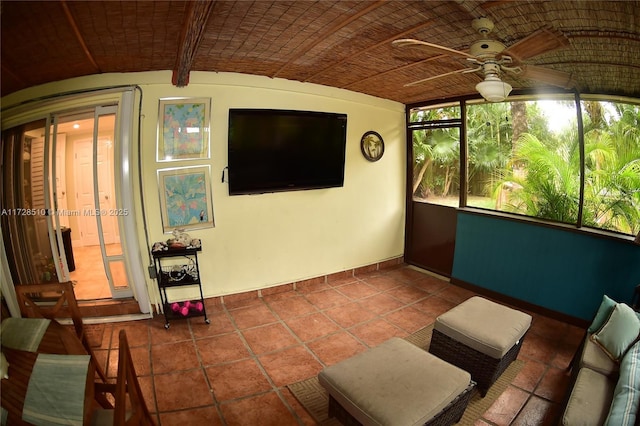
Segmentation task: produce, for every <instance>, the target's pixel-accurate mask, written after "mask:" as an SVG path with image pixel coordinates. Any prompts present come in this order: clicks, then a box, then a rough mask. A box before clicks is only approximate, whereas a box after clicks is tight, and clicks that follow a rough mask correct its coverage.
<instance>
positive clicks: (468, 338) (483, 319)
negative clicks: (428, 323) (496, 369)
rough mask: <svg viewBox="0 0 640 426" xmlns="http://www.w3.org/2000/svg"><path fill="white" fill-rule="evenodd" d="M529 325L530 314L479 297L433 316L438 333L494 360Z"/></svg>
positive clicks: (500, 355)
mask: <svg viewBox="0 0 640 426" xmlns="http://www.w3.org/2000/svg"><path fill="white" fill-rule="evenodd" d="M529 326H531V315H528V314H525V313H524V312H520V311H516V310H515V309H511V308H509V307H507V306H504V305H500V304H498V303H495V302H492V301H490V300H487V299H484V298H482V297H479V296H475V297H472V298H470V299H468V300H466V301H465V302H463V303H461V304H459V305H458V306H456V307H455V308H452V309H451V310H449V311H447V312H445V313H444V314H442V315H440V316H439V317H438V318H436V323H435V329H436V330H438V331H439V332H441V333H442V334H444V335H446V336H448V337H450V338H452V339H454V340H455V341H457V342H460V343H462V344H464V345H466V346H469V347H470V348H473V349H475V350H477V351H478V352H481V353H483V354H485V355H488V356H490V357H492V358H495V359H501V358H502V357H503V356H504V354H506V353H507V352H508V351H509V349H511V348H512V347H513V345H515V344H516V343H517V342H518V341H519V340H520V339H521V338H522V336H524V334H525V333H526V332H527V330H528V329H529Z"/></svg>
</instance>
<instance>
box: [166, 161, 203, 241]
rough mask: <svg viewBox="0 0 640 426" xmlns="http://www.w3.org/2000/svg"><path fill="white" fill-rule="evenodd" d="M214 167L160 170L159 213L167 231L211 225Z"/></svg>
mask: <svg viewBox="0 0 640 426" xmlns="http://www.w3.org/2000/svg"><path fill="white" fill-rule="evenodd" d="M210 175H211V167H210V166H192V167H176V168H172V169H160V170H158V188H159V190H160V212H161V214H162V230H163V231H164V233H165V234H167V233H170V232H173V230H174V229H185V230H186V229H201V228H212V227H213V226H214V223H213V201H212V196H211V177H210Z"/></svg>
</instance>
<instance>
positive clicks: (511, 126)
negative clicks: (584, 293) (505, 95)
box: [412, 101, 640, 234]
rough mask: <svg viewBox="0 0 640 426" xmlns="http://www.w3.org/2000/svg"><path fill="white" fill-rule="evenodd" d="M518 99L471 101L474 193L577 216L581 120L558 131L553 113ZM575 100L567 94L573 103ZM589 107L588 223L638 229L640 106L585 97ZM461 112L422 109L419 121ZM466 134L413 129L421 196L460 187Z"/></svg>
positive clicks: (502, 206) (533, 211) (554, 216)
mask: <svg viewBox="0 0 640 426" xmlns="http://www.w3.org/2000/svg"><path fill="white" fill-rule="evenodd" d="M515 104H516V103H515V102H514V103H491V104H490V103H486V104H479V105H471V106H469V107H468V108H467V123H466V124H467V141H468V166H467V167H468V175H469V176H468V180H469V184H468V185H469V190H470V191H469V194H470V195H474V196H484V197H487V198H486V200H489V199H490V198H492V199H493V204H494V208H495V209H497V210H503V211H508V212H513V213H517V214H524V215H527V216H533V217H538V218H544V219H549V220H553V221H558V222H563V223H572V224H575V223H577V222H578V215H579V205H580V173H581V159H580V146H579V137H578V131H577V126H576V125H575V120H571V121H569V122H568V123H567V126H565V128H564V129H562V131H559V132H552V131H550V130H549V125H548V119H549V117H545V115H544V113H543V111H542V109H541V108H540V106H539V105H538V103H536V102H519V103H517V104H519V105H515ZM522 104H524V105H525V107H524V110H523V107H522ZM573 105H574V103H573V102H572V101H566V105H565V106H570V107H572V106H573ZM516 107H518V108H519V109H518V108H516ZM582 109H583V112H584V113H583V123H584V131H585V134H584V144H585V146H584V202H583V206H582V207H583V209H582V223H583V225H585V226H591V227H597V228H601V229H609V230H615V231H618V232H623V233H630V234H636V233H637V232H638V231H640V107H639V106H638V105H631V104H622V103H608V102H596V101H582ZM523 111H524V114H523V113H522V112H523ZM456 112H457V111H456V110H455V109H447V108H439V109H434V110H422V111H420V112H419V117H418V116H416V117H413V116H412V121H433V120H439V119H445V118H447V119H448V118H451V117H454V116H457V115H456ZM458 116H459V115H458ZM516 129H517V130H516ZM522 129H524V132H523V131H522ZM514 133H516V135H515V136H516V138H515V140H514ZM459 140H460V137H459V135H458V131H457V128H446V129H429V130H415V131H414V132H413V149H414V179H415V181H414V193H415V194H416V196H423V197H427V196H429V195H430V194H434V195H442V196H446V195H449V194H451V193H457V191H456V190H455V187H454V186H455V183H456V182H455V180H456V179H457V178H458V177H459V150H460V147H459ZM489 197H490V198H489ZM473 205H478V206H481V207H483V208H486V207H487V205H488V204H487V201H483V199H482V198H479V199H478V198H477V197H474V204H473Z"/></svg>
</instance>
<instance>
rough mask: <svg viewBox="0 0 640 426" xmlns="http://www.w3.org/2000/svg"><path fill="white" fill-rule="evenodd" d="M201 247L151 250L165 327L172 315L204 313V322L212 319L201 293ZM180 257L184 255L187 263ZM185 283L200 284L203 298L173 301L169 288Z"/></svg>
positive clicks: (189, 316) (200, 289) (193, 315)
mask: <svg viewBox="0 0 640 426" xmlns="http://www.w3.org/2000/svg"><path fill="white" fill-rule="evenodd" d="M199 251H202V248H201V247H198V248H183V249H169V250H164V251H155V252H152V253H151V254H152V255H153V259H154V262H155V268H156V279H157V283H158V290H159V291H160V299H161V301H162V308H163V311H164V319H165V324H164V328H166V329H168V328H169V327H170V325H171V324H170V322H169V321H170V320H171V319H185V318H192V317H198V316H204V322H206V323H207V324H209V323H210V321H209V318H208V317H207V309H206V307H205V306H204V296H203V295H202V282H201V281H200V268H199V266H198V252H199ZM181 258H184V262H186V263H184V262H182V261H181ZM184 286H198V291H199V292H200V298H199V299H195V300H189V301H183V302H172V301H170V299H169V296H168V295H167V289H171V288H176V287H184Z"/></svg>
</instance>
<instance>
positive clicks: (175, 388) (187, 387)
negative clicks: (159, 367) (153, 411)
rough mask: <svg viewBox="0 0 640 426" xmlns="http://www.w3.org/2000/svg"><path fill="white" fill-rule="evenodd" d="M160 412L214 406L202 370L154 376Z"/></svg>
mask: <svg viewBox="0 0 640 426" xmlns="http://www.w3.org/2000/svg"><path fill="white" fill-rule="evenodd" d="M153 381H154V384H155V393H156V400H157V403H158V410H159V411H160V412H163V411H172V410H182V409H185V408H195V407H204V406H207V405H211V404H213V402H214V401H213V396H212V394H211V392H210V391H209V385H208V384H207V381H206V380H205V376H204V372H203V371H202V369H196V370H190V371H180V372H175V373H169V374H157V375H154V376H153Z"/></svg>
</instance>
